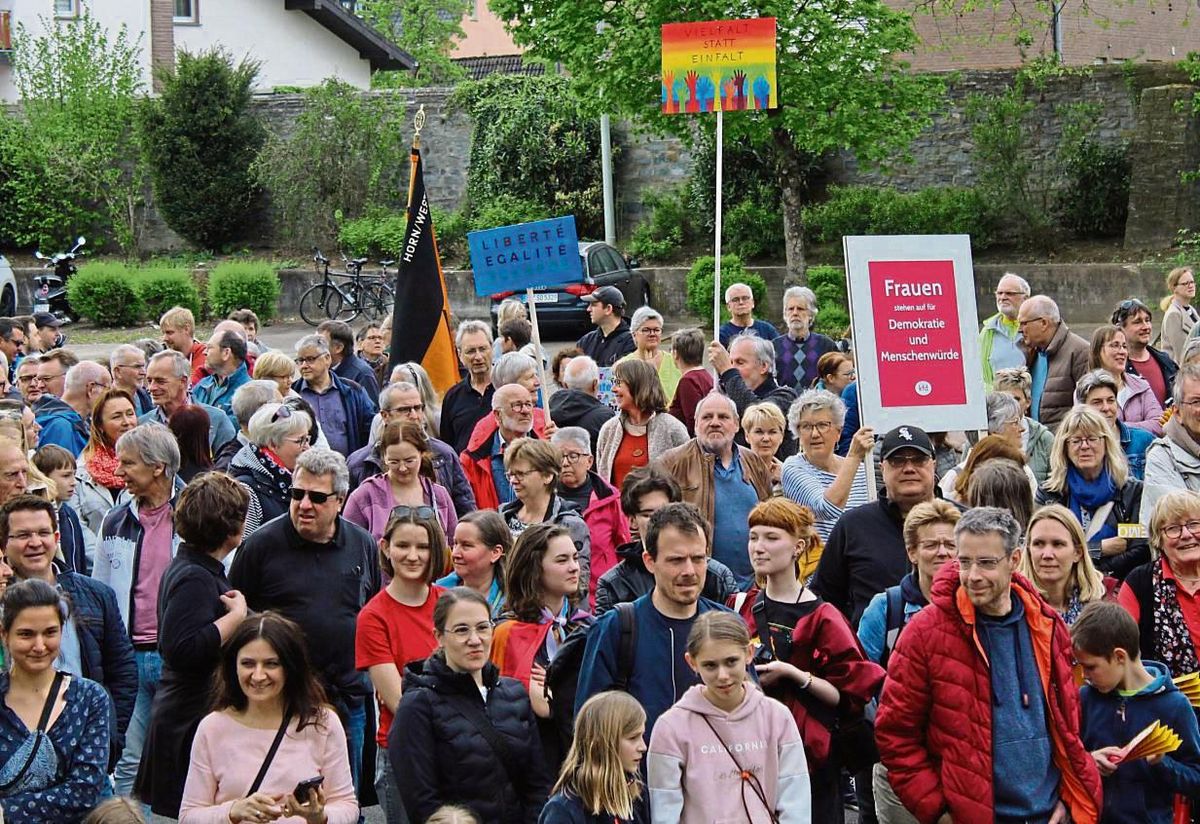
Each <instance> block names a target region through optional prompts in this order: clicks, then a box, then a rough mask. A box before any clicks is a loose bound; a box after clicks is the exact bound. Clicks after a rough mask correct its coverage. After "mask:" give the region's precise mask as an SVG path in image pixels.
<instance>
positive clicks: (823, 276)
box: [806, 266, 850, 340]
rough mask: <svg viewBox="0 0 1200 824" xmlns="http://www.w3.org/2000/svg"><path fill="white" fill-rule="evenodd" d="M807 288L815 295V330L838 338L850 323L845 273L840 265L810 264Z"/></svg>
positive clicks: (807, 273)
mask: <svg viewBox="0 0 1200 824" xmlns="http://www.w3.org/2000/svg"><path fill="white" fill-rule="evenodd" d="M806 275H807V277H808V288H809V289H812V290H813V293H814V294H816V296H817V322H816V323H815V324H814V325H813V328H814V329H815V331H817V332H820V333H821V334H823V335H829V336H830V337H831V338H833V339H834V340H840V339H841V338H842V337H844V336H845V334H846V327H847V326H849V325H850V310H849V308H848V307H849V301H848V299H847V297H846V273H845V272H844V271H843V270H842V267H840V266H810V267H808V271H807V272H806Z"/></svg>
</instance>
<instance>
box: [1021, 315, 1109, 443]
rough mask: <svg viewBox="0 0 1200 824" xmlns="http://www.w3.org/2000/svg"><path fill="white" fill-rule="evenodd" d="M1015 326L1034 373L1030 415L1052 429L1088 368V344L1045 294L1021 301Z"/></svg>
mask: <svg viewBox="0 0 1200 824" xmlns="http://www.w3.org/2000/svg"><path fill="white" fill-rule="evenodd" d="M1017 327H1018V328H1019V329H1020V331H1021V335H1022V338H1023V340H1022V346H1023V348H1024V350H1025V358H1026V366H1028V367H1029V374H1030V375H1032V376H1033V386H1032V388H1031V390H1030V394H1031V403H1030V406H1029V417H1031V418H1033V419H1034V420H1035V421H1038V422H1039V423H1043V424H1045V425H1046V426H1048V427H1049V428H1050V429H1055V428H1057V426H1058V422H1059V421H1061V420H1062V418H1063V415H1065V414H1067V410H1068V409H1070V408H1071V406H1072V405H1073V402H1074V395H1075V384H1076V383H1078V382H1079V379H1080V378H1081V377H1083V373H1084V372H1086V371H1088V359H1089V357H1090V356H1091V345H1090V344H1089V343H1088V342H1087V341H1086V340H1084V339H1083V338H1081V337H1079V335H1076V334H1075V333H1074V332H1072V331H1071V330H1070V328H1069V327H1068V326H1067V324H1066V322H1065V321H1063V319H1062V314H1061V313H1060V312H1059V310H1058V304H1057V303H1055V302H1054V301H1053V300H1051V299H1050V298H1048V297H1046V296H1045V295H1034V296H1033V297H1031V298H1029V299H1028V300H1026V301H1024V302H1023V303H1022V304H1021V308H1020V309H1018V310H1017Z"/></svg>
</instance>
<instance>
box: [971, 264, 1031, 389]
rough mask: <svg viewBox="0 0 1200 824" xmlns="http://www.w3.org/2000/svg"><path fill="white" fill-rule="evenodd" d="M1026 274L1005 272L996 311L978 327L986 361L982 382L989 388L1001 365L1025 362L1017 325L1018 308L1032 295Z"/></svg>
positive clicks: (1014, 365)
mask: <svg viewBox="0 0 1200 824" xmlns="http://www.w3.org/2000/svg"><path fill="white" fill-rule="evenodd" d="M1029 291H1030V290H1029V283H1028V282H1027V281H1026V280H1025V278H1023V277H1020V276H1019V275H1014V274H1013V273H1012V272H1007V273H1005V275H1004V277H1002V278H1000V282H999V283H997V284H996V314H994V315H992V316H991V317H990V318H988V319H987V320H985V321H984V322H983V328H982V329H980V331H979V357H980V359H981V360H982V362H983V383H984V386H986V387H987V389H988V391H989V392H990V391H991V389H992V380H993V376H994V375H995V374H996V372H998V371H999V370H1001V369H1015V368H1016V367H1018V366H1024V365H1025V353H1024V352H1023V351H1022V350H1021V332H1020V330H1019V329H1018V328H1017V312H1018V311H1020V309H1021V304H1022V303H1024V302H1025V299H1026V298H1028V297H1029Z"/></svg>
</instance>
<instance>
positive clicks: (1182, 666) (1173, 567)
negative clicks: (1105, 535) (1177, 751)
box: [1117, 489, 1200, 677]
mask: <svg viewBox="0 0 1200 824" xmlns="http://www.w3.org/2000/svg"><path fill="white" fill-rule="evenodd" d="M1150 545H1151V546H1153V547H1154V557H1153V559H1152V560H1151V561H1150V562H1149V563H1147V564H1143V565H1142V566H1139V567H1138V568H1137V569H1135V570H1133V571H1132V572H1130V573H1129V577H1128V578H1126V579H1125V583H1124V585H1122V587H1121V589H1120V591H1119V592H1118V593H1117V601H1118V602H1119V603H1120V604H1121V606H1123V607H1125V609H1126V610H1127V611H1128V612H1129V614H1130V615H1132V616H1133V619H1134V620H1135V621H1137V624H1138V631H1139V634H1140V636H1141V642H1142V644H1141V646H1142V658H1143V659H1146V658H1149V659H1151V660H1154V661H1159V662H1161V663H1163V664H1166V665H1167V669H1169V670H1170V671H1171V675H1172V676H1176V677H1178V676H1180V675H1187V674H1189V673H1193V672H1196V671H1197V670H1200V662H1198V661H1197V657H1196V651H1197V650H1198V649H1200V496H1197V495H1196V493H1194V492H1189V491H1187V490H1182V489H1181V490H1173V491H1171V492H1168V493H1167V494H1166V495H1163V496H1162V497H1161V498H1159V499H1158V502H1157V503H1155V505H1154V512H1153V513H1151V515H1150Z"/></svg>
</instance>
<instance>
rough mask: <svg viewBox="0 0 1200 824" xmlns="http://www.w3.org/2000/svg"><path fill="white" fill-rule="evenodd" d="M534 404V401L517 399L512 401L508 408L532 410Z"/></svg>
mask: <svg viewBox="0 0 1200 824" xmlns="http://www.w3.org/2000/svg"><path fill="white" fill-rule="evenodd" d="M534 405H535V404H534V403H533V401H516V402H515V403H510V404H509V405H508V408H509V410H511V411H513V412H532V411H533V407H534Z"/></svg>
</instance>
